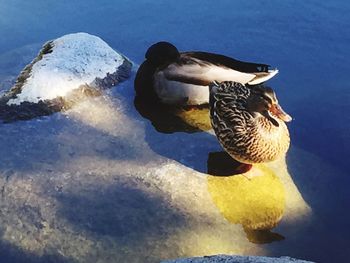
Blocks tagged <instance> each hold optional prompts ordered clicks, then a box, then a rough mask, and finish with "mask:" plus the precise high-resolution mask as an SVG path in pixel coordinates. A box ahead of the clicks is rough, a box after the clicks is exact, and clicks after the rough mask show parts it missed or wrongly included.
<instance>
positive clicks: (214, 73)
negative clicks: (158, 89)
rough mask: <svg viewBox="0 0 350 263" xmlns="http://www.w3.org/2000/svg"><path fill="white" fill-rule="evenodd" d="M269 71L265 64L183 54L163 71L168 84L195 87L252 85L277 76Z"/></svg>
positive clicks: (219, 56) (223, 57) (214, 56)
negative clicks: (229, 82)
mask: <svg viewBox="0 0 350 263" xmlns="http://www.w3.org/2000/svg"><path fill="white" fill-rule="evenodd" d="M268 67H269V65H266V64H257V63H247V62H242V61H238V60H235V59H232V58H229V57H226V56H223V55H217V54H212V53H206V52H184V53H181V55H180V57H179V58H178V60H177V61H176V62H174V63H171V64H169V65H168V67H166V68H164V69H162V71H163V73H164V75H165V77H166V78H167V79H168V80H173V81H179V82H183V83H188V84H194V85H202V86H208V85H209V84H210V83H211V82H212V81H215V80H216V81H219V82H222V81H227V80H230V81H235V82H239V83H242V84H251V85H255V84H259V83H262V82H264V81H266V80H268V79H270V78H272V77H273V76H274V75H276V74H277V72H278V70H274V71H271V70H268ZM266 71H267V72H266Z"/></svg>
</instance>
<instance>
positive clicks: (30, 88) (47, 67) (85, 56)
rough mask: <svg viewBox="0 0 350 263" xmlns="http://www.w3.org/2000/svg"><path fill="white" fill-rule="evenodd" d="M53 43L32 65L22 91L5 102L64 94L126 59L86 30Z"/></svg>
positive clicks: (114, 68)
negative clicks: (50, 50) (49, 51)
mask: <svg viewBox="0 0 350 263" xmlns="http://www.w3.org/2000/svg"><path fill="white" fill-rule="evenodd" d="M52 45H53V48H52V52H51V53H49V54H45V55H44V56H43V58H42V59H41V60H40V61H38V62H36V63H35V64H34V65H33V67H32V71H31V76H30V77H29V78H28V79H27V80H26V82H25V84H24V85H23V87H22V92H21V93H20V94H17V98H14V99H10V100H9V101H8V102H7V104H8V105H11V104H16V105H19V104H21V103H22V102H24V101H27V102H33V103H37V102H39V101H40V100H42V101H44V100H50V99H54V98H57V97H60V96H62V97H63V96H65V95H66V94H67V93H68V92H70V91H72V90H74V89H77V88H79V86H81V85H84V84H88V85H89V84H91V83H92V82H93V81H94V80H95V79H96V78H104V77H106V75H107V74H108V73H111V74H112V73H114V72H115V71H116V70H117V69H118V67H119V66H120V65H121V64H122V63H123V62H124V60H125V59H124V58H123V57H122V56H121V55H120V54H118V53H117V52H116V51H114V50H113V49H112V48H111V47H110V46H109V45H108V44H107V43H106V42H104V41H103V40H102V39H101V38H99V37H96V36H93V35H90V34H87V33H75V34H69V35H65V36H63V37H60V38H58V39H56V40H54V41H53V42H52Z"/></svg>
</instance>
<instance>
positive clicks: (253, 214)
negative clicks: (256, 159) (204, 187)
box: [207, 152, 286, 243]
mask: <svg viewBox="0 0 350 263" xmlns="http://www.w3.org/2000/svg"><path fill="white" fill-rule="evenodd" d="M230 159H231V160H230ZM247 168H250V169H248V170H247ZM208 174H209V176H208V178H207V182H208V191H209V193H210V195H211V197H212V200H213V202H214V203H215V205H216V206H217V207H218V209H219V211H220V213H221V214H222V215H223V216H224V217H225V218H226V220H228V221H229V222H231V223H234V224H241V225H242V226H243V229H244V230H245V232H246V235H247V238H248V239H249V241H251V242H253V243H270V242H273V241H279V240H282V239H284V237H283V236H281V235H279V234H277V233H272V232H271V231H270V230H271V229H272V228H274V227H275V226H276V225H277V224H278V223H279V222H280V220H281V219H282V216H283V214H284V211H285V197H286V193H285V188H284V186H283V183H282V182H281V180H280V179H279V177H278V176H277V175H276V174H275V173H274V172H273V171H272V170H271V169H269V168H268V167H267V166H266V165H264V164H258V165H254V166H252V167H247V166H243V167H242V164H240V163H239V162H237V161H233V160H232V158H231V157H230V156H229V155H228V154H227V153H226V152H214V153H209V157H208ZM247 174H249V176H247ZM217 175H220V176H217ZM230 175H231V176H230Z"/></svg>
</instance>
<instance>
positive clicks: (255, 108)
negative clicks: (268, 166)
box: [209, 81, 292, 165]
mask: <svg viewBox="0 0 350 263" xmlns="http://www.w3.org/2000/svg"><path fill="white" fill-rule="evenodd" d="M209 93H210V98H209V110H210V121H211V125H212V127H213V130H214V132H215V135H216V137H217V138H218V141H219V143H220V144H221V146H222V147H223V148H224V150H225V151H226V152H227V153H228V154H229V155H230V156H231V157H232V158H233V159H235V160H237V161H238V162H240V163H243V164H248V165H253V164H256V163H265V162H271V161H274V160H277V159H279V158H281V157H282V156H284V155H285V154H286V152H287V151H288V148H289V145H290V137H289V131H288V128H287V125H286V122H290V121H291V120H292V118H291V116H290V115H289V114H287V113H286V112H285V111H284V110H283V109H282V107H281V106H280V105H279V103H278V100H277V97H276V94H275V92H274V91H273V89H272V88H270V87H267V86H264V85H255V86H250V85H243V84H241V83H238V82H234V81H223V82H215V81H214V82H212V83H211V84H210V85H209Z"/></svg>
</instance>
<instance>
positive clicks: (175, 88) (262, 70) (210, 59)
mask: <svg viewBox="0 0 350 263" xmlns="http://www.w3.org/2000/svg"><path fill="white" fill-rule="evenodd" d="M277 73H278V70H277V69H270V65H267V64H259V63H250V62H243V61H239V60H236V59H234V58H231V57H227V56H224V55H220V54H214V53H209V52H201V51H190V52H179V51H178V49H177V48H176V47H175V46H174V45H173V44H171V43H169V42H165V41H162V42H158V43H155V44H153V45H152V46H151V47H149V48H148V50H147V52H146V54H145V61H144V62H143V63H142V64H141V65H140V67H139V69H138V71H137V73H136V77H135V82H134V84H135V85H134V86H135V90H136V96H140V97H143V98H147V99H149V100H151V101H154V102H161V103H163V104H168V105H208V103H209V91H208V85H209V84H210V83H211V82H212V81H214V80H215V81H227V80H229V81H235V82H239V83H241V84H249V85H257V84H261V83H263V82H265V81H267V80H269V79H271V78H272V77H273V76H275V75H276V74H277Z"/></svg>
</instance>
